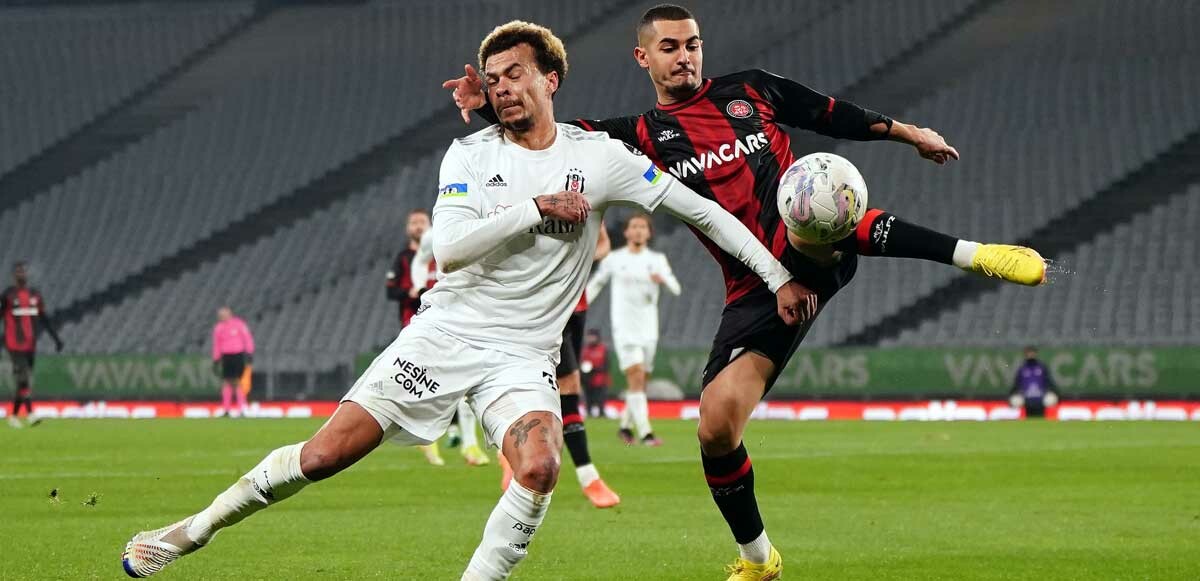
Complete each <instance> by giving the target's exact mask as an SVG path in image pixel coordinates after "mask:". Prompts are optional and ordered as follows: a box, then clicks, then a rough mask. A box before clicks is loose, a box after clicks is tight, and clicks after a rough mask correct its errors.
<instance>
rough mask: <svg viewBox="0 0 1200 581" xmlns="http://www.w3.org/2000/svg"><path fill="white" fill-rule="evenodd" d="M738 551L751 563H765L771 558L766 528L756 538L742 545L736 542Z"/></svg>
mask: <svg viewBox="0 0 1200 581" xmlns="http://www.w3.org/2000/svg"><path fill="white" fill-rule="evenodd" d="M738 553H739V554H740V555H741V557H742V558H743V559H745V560H747V561H750V562H751V563H766V562H767V561H768V560H769V559H770V558H771V541H770V540H769V539H767V531H766V529H763V532H762V534H761V535H758V538H757V539H754V540H753V541H750V542H749V543H746V544H744V545H743V544H741V543H738Z"/></svg>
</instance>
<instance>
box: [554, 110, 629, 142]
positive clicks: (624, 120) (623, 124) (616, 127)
mask: <svg viewBox="0 0 1200 581" xmlns="http://www.w3.org/2000/svg"><path fill="white" fill-rule="evenodd" d="M639 119H641V116H640V115H634V116H632V117H613V118H612V119H576V120H574V121H569V122H568V123H570V124H571V125H574V126H576V127H579V128H581V129H585V130H587V131H601V132H604V133H607V134H608V136H609V137H611V138H613V139H616V140H617V141H620V142H622V143H626V144H628V145H629V146H630V147H633V148H637V147H638V136H637V126H638V120H639Z"/></svg>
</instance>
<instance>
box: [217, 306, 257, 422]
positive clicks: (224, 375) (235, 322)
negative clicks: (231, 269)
mask: <svg viewBox="0 0 1200 581" xmlns="http://www.w3.org/2000/svg"><path fill="white" fill-rule="evenodd" d="M212 358H213V370H214V371H217V372H219V373H220V375H221V412H222V413H223V414H224V415H226V416H233V415H234V413H233V395H234V393H237V405H238V407H237V414H236V415H238V416H240V415H242V414H244V413H246V393H245V392H244V391H242V390H240V389H235V387H236V386H237V384H238V382H240V381H241V379H242V374H243V373H245V371H246V365H248V364H250V363H252V362H253V359H254V336H253V335H251V334H250V328H249V327H247V326H246V322H245V321H243V320H241V319H240V318H238V317H235V316H234V315H233V311H232V310H230V309H229V307H221V308H220V309H217V324H216V325H213V335H212Z"/></svg>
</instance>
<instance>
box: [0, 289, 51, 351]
mask: <svg viewBox="0 0 1200 581" xmlns="http://www.w3.org/2000/svg"><path fill="white" fill-rule="evenodd" d="M45 309H46V304H45V301H43V300H42V293H40V292H38V290H37V289H35V288H32V287H25V288H20V287H15V286H10V287H8V288H6V289H4V294H3V295H0V310H3V311H4V346H5V347H6V348H7V349H8V350H9V351H18V352H21V353H32V352H34V351H37V336H38V331H39V330H40V327H39V324H40V323H41V319H42V318H43V317H44V316H45V313H46V310H45Z"/></svg>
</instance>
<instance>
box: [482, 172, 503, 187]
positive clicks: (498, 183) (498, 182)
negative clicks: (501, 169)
mask: <svg viewBox="0 0 1200 581" xmlns="http://www.w3.org/2000/svg"><path fill="white" fill-rule="evenodd" d="M483 185H485V186H487V187H489V188H499V187H508V182H506V181H504V178H502V177H500V174H496V175H494V176H492V179H490V180H488V181H487V183H486V184H483Z"/></svg>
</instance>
